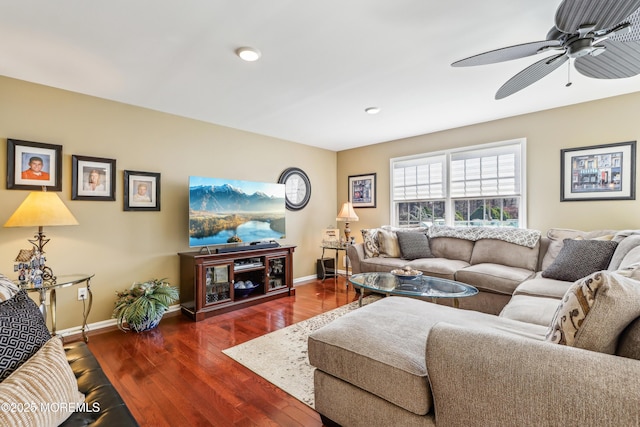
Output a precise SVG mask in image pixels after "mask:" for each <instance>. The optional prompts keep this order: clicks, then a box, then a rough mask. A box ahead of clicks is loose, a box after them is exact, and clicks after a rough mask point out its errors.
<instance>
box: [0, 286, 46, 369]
mask: <svg viewBox="0 0 640 427" xmlns="http://www.w3.org/2000/svg"><path fill="white" fill-rule="evenodd" d="M49 338H51V334H50V333H49V330H48V329H47V325H46V324H45V323H44V319H43V318H42V313H40V310H39V309H38V306H37V305H36V303H35V302H33V300H32V299H31V298H29V295H27V293H26V292H25V291H23V290H22V291H20V292H18V293H17V294H16V295H15V296H14V297H13V298H10V299H8V300H6V301H2V302H0V381H3V380H4V379H5V378H7V377H8V376H9V375H11V373H12V372H13V371H15V370H16V369H17V368H18V367H19V366H20V365H22V364H23V363H24V362H26V361H27V359H29V358H30V357H31V356H33V355H34V354H36V352H37V351H38V350H40V347H42V346H43V345H44V344H45V343H46V342H47V341H48V340H49Z"/></svg>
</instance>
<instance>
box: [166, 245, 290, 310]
mask: <svg viewBox="0 0 640 427" xmlns="http://www.w3.org/2000/svg"><path fill="white" fill-rule="evenodd" d="M294 249H295V246H278V247H271V248H260V249H252V248H248V249H246V248H245V249H243V250H239V251H237V252H224V253H202V252H181V253H179V254H178V255H179V256H180V306H181V310H182V312H183V313H184V314H185V315H187V316H189V317H191V318H192V319H194V320H196V321H199V320H203V319H205V318H206V317H208V316H210V315H214V314H219V313H224V312H227V311H231V310H236V309H238V308H243V307H248V306H250V305H253V304H258V303H260V302H264V301H268V300H271V299H274V298H280V297H284V296H289V295H295V289H294V288H293V251H294Z"/></svg>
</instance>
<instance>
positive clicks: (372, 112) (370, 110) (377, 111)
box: [364, 107, 380, 116]
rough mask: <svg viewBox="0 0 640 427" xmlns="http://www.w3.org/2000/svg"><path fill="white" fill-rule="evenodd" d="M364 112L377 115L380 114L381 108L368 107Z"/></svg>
mask: <svg viewBox="0 0 640 427" xmlns="http://www.w3.org/2000/svg"><path fill="white" fill-rule="evenodd" d="M364 112H365V113H367V114H370V115H372V116H373V115H375V114H378V113H379V112H380V108H379V107H368V108H365V109H364Z"/></svg>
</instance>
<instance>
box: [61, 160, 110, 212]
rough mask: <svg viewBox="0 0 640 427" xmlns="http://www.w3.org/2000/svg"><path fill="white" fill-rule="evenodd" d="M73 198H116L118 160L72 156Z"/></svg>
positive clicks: (104, 199) (99, 199)
mask: <svg viewBox="0 0 640 427" xmlns="http://www.w3.org/2000/svg"><path fill="white" fill-rule="evenodd" d="M71 169H72V172H71V200H97V201H114V200H116V192H115V188H116V161H115V160H114V159H104V158H101V157H87V156H77V155H75V154H74V155H72V156H71Z"/></svg>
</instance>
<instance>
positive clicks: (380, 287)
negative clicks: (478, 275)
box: [349, 272, 478, 308]
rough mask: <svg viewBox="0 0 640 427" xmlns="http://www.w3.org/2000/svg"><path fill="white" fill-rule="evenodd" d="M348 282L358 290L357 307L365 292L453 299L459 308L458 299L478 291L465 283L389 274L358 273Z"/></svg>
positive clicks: (360, 303) (432, 299)
mask: <svg viewBox="0 0 640 427" xmlns="http://www.w3.org/2000/svg"><path fill="white" fill-rule="evenodd" d="M349 282H351V284H352V285H353V286H354V287H355V288H360V298H359V299H358V302H359V305H360V306H362V298H363V297H364V293H365V291H368V292H372V293H377V294H384V295H386V296H389V295H396V296H404V297H413V298H424V299H430V300H431V301H432V302H437V300H438V299H439V298H453V306H454V307H455V308H458V307H459V306H460V303H459V300H458V299H459V298H466V297H470V296H473V295H476V294H477V293H478V290H477V289H476V288H474V287H473V286H471V285H467V284H466V283H462V282H456V281H455V280H448V279H441V278H439V277H431V276H425V275H422V276H396V275H395V274H391V273H379V272H378V273H359V274H354V275H352V276H351V277H349Z"/></svg>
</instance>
